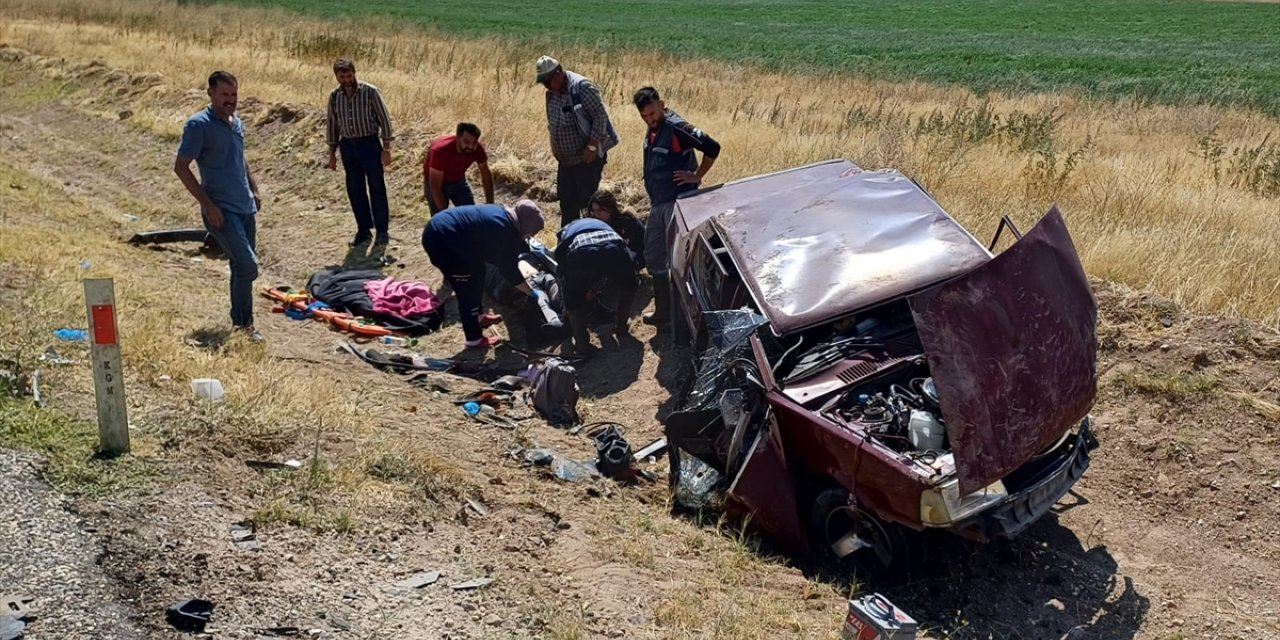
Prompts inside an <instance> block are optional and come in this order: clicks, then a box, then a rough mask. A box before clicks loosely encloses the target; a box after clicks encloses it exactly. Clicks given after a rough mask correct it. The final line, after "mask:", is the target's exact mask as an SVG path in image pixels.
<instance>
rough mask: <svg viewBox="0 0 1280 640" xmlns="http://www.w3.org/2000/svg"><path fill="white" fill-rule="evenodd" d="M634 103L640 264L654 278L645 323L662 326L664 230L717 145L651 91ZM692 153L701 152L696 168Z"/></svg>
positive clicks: (666, 291)
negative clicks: (641, 199) (639, 143)
mask: <svg viewBox="0 0 1280 640" xmlns="http://www.w3.org/2000/svg"><path fill="white" fill-rule="evenodd" d="M633 101H634V102H635V105H636V109H637V110H639V111H640V118H641V119H642V120H644V123H645V124H646V125H648V127H649V132H648V134H647V135H646V136H645V139H644V189H645V191H646V192H647V193H648V194H649V219H648V221H646V223H645V231H644V256H645V257H644V261H645V265H646V267H647V268H648V269H649V274H650V275H652V276H653V313H652V314H646V315H645V316H644V322H645V324H651V325H662V324H666V322H667V321H668V320H669V319H670V317H671V289H670V280H669V276H668V272H669V271H670V269H671V258H670V256H669V255H668V249H667V225H668V224H669V223H670V222H671V216H672V214H673V213H674V212H675V206H676V198H679V197H680V196H682V195H685V194H687V193H690V192H693V191H696V190H697V189H698V186H699V185H701V184H702V178H703V176H705V175H707V172H708V171H710V170H711V165H713V164H715V162H716V158H718V157H719V156H720V143H718V142H716V141H715V140H714V139H712V137H711V136H709V135H707V133H706V132H705V131H703V130H701V129H699V128H697V127H695V126H693V125H692V124H690V123H689V122H686V121H685V120H684V118H681V117H680V116H679V115H677V114H676V112H675V111H672V110H670V109H668V108H667V105H666V103H664V102H663V101H662V97H661V96H659V95H658V90H657V89H654V88H653V87H641V88H640V90H639V91H636V94H635V96H634V98H633ZM695 151H701V152H702V161H701V162H699V161H698V158H697V154H696V153H695Z"/></svg>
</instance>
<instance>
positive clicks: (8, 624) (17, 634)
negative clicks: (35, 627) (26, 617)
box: [0, 615, 27, 640]
mask: <svg viewBox="0 0 1280 640" xmlns="http://www.w3.org/2000/svg"><path fill="white" fill-rule="evenodd" d="M26 629H27V623H25V622H23V621H21V620H19V619H17V618H14V617H13V616H8V615H0V640H20V639H21V638H22V634H23V633H26Z"/></svg>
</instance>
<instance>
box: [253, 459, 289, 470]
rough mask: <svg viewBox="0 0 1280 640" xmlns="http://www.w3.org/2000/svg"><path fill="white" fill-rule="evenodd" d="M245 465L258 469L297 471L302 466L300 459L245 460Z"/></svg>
mask: <svg viewBox="0 0 1280 640" xmlns="http://www.w3.org/2000/svg"><path fill="white" fill-rule="evenodd" d="M244 463H245V465H246V466H248V467H249V468H250V469H257V470H259V471H282V470H288V471H297V470H298V469H301V468H302V461H301V460H292V459H290V460H285V461H284V462H273V461H271V460H245V461H244Z"/></svg>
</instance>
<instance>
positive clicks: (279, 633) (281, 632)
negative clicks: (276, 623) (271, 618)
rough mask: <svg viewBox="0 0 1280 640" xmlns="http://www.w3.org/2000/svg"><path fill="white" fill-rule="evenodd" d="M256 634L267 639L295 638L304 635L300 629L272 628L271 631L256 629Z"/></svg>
mask: <svg viewBox="0 0 1280 640" xmlns="http://www.w3.org/2000/svg"><path fill="white" fill-rule="evenodd" d="M254 633H256V634H258V635H260V636H265V637H267V638H282V637H295V636H300V635H302V629H299V628H298V627H271V628H269V629H256V630H254Z"/></svg>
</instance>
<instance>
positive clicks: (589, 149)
mask: <svg viewBox="0 0 1280 640" xmlns="http://www.w3.org/2000/svg"><path fill="white" fill-rule="evenodd" d="M595 150H596V146H595V145H594V144H589V145H587V151H595Z"/></svg>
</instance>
